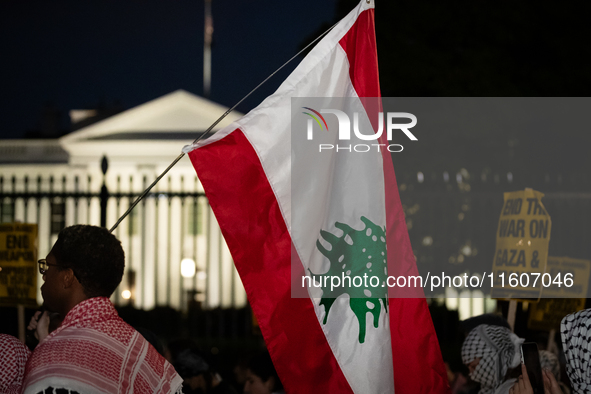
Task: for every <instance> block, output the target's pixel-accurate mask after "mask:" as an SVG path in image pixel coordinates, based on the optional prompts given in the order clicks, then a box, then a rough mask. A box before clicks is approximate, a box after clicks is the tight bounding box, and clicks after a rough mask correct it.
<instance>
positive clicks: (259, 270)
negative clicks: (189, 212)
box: [189, 129, 352, 393]
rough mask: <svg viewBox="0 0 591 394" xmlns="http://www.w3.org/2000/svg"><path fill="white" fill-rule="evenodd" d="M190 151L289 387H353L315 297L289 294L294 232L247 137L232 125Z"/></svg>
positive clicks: (298, 389)
mask: <svg viewBox="0 0 591 394" xmlns="http://www.w3.org/2000/svg"><path fill="white" fill-rule="evenodd" d="M189 157H190V159H191V162H192V163H193V166H194V167H195V170H196V171H197V175H198V176H199V179H200V181H201V183H202V184H203V187H204V189H205V192H206V194H207V196H208V198H209V203H210V204H211V207H212V209H213V212H214V213H215V216H216V218H217V220H218V223H219V225H220V227H221V229H222V233H223V235H224V238H225V240H226V243H227V244H228V247H229V249H230V252H231V253H232V258H233V259H234V263H235V265H236V268H237V270H238V272H239V274H240V277H241V278H242V282H243V284H244V287H245V289H246V293H247V295H248V300H249V302H250V305H251V307H252V309H253V312H254V314H255V316H256V318H257V320H258V322H259V326H260V328H261V332H262V334H263V337H264V338H265V342H266V344H267V348H268V349H269V353H270V354H271V357H272V359H273V363H274V364H275V368H276V369H277V372H278V374H279V377H280V379H281V381H282V382H283V384H284V386H285V388H286V391H287V392H288V393H352V390H351V388H350V386H349V384H348V383H347V380H346V379H345V376H344V375H343V372H342V371H341V369H340V367H339V365H338V363H337V361H336V359H335V357H334V355H333V353H332V350H331V349H330V347H329V345H328V343H327V341H326V338H325V336H324V332H323V331H322V329H321V327H320V323H319V322H318V318H317V317H316V313H315V312H314V307H313V304H312V301H311V300H310V299H309V298H307V299H302V298H292V297H291V290H290V284H291V249H292V242H291V237H290V235H289V233H288V231H287V227H286V224H285V221H284V219H283V215H282V213H281V210H280V207H279V204H278V203H277V200H276V198H275V194H274V193H273V190H272V188H271V185H270V184H269V182H268V180H267V177H266V175H265V172H264V171H263V168H262V166H261V163H260V160H259V158H258V156H257V154H256V152H255V150H254V149H253V147H252V146H251V144H250V142H249V141H248V139H247V138H246V136H245V135H244V134H243V133H242V131H241V130H240V129H236V130H234V131H233V132H232V133H230V134H229V135H227V136H226V137H224V138H222V139H221V140H219V141H216V142H213V143H211V144H209V145H206V146H204V147H201V148H198V149H195V150H193V151H192V152H190V153H189ZM220 169H226V170H225V171H220ZM220 173H223V174H224V176H223V177H220ZM294 254H295V253H294ZM295 256H296V257H297V254H295ZM300 265H301V263H300Z"/></svg>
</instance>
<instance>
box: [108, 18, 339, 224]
mask: <svg viewBox="0 0 591 394" xmlns="http://www.w3.org/2000/svg"><path fill="white" fill-rule="evenodd" d="M337 23H338V22H337ZM337 23H335V24H334V25H332V26H331V27H330V28H328V30H326V31H325V32H324V33H322V34H321V35H319V36H318V37H316V38H315V39H314V40H313V41H312V42H311V43H309V44H308V45H306V46H305V47H304V48H303V49H302V50H300V51H299V52H298V53H296V54H295V55H293V56H292V57H291V58H290V59H289V60H288V61H286V62H285V63H283V64H282V65H281V67H279V68H278V69H277V70H275V71H273V73H272V74H271V75H269V76H268V77H267V78H265V79H264V80H263V81H262V82H261V83H259V84H258V85H257V86H256V87H255V88H254V89H252V90H251V91H250V92H249V93H248V94H247V95H246V96H244V97H243V98H242V99H240V101H238V102H237V103H236V104H234V106H232V108H229V109H228V110H227V111H226V112H224V113H223V114H222V116H220V117H219V118H218V120H216V121H215V122H213V123H212V125H211V126H209V127H208V128H207V130H205V132H204V133H203V134H201V135H200V136H199V137H197V138H196V139H195V141H193V144H192V145H194V144H196V143H197V142H199V141H200V140H201V139H203V137H205V136H206V135H207V134H208V133H209V132H210V131H211V130H213V128H214V127H215V126H216V125H217V124H218V123H220V122H221V121H222V120H223V119H224V118H225V117H226V116H228V114H229V113H230V112H232V111H233V110H234V109H235V108H236V107H237V106H239V105H240V104H241V103H242V102H243V101H244V100H246V99H247V98H248V97H249V96H250V95H251V94H253V93H254V92H255V91H256V90H257V89H258V88H260V87H261V86H262V85H263V84H264V83H265V82H267V81H268V80H269V79H271V78H272V77H273V76H274V75H275V74H277V73H278V72H279V71H280V70H281V69H282V68H283V67H285V66H287V65H288V64H289V63H291V61H292V60H293V59H295V58H296V57H298V56H299V55H301V54H302V53H303V52H305V51H306V49H308V48H309V47H310V46H312V45H313V44H314V43H316V41H318V40H320V39H321V38H322V37H324V36H325V35H327V34H328V33H329V32H330V31H331V30H332V29H333V28H334V27H335V26H336V25H337ZM183 156H185V152H182V153H181V154H180V155H178V156H177V158H176V159H174V160H173V162H172V163H170V165H169V166H168V167H167V168H166V169H165V170H164V171H163V172H162V173H161V174H160V175H158V177H157V178H156V179H155V180H154V182H152V184H150V186H148V187H147V188H146V190H144V191H143V192H142V194H140V195H139V197H138V198H136V199H135V201H134V202H133V203H132V204H131V206H130V207H129V208H128V209H127V211H125V213H124V214H123V215H121V217H120V218H119V219H117V222H115V224H114V225H113V227H111V229H110V230H109V232H111V233H112V232H113V230H115V229H116V228H117V226H119V224H120V223H121V222H122V221H123V219H125V218H126V217H127V215H129V213H130V212H131V211H132V210H133V208H135V206H136V205H137V204H138V203H139V202H140V201H141V200H143V199H144V197H146V195H148V193H149V192H150V190H152V188H153V187H154V186H156V184H157V183H158V182H159V181H160V179H162V178H163V177H164V175H166V174H167V173H168V171H170V169H171V168H172V167H174V166H175V165H176V163H178V162H179V161H180V160H181V159H182V158H183Z"/></svg>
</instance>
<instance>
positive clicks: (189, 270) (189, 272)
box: [181, 259, 195, 278]
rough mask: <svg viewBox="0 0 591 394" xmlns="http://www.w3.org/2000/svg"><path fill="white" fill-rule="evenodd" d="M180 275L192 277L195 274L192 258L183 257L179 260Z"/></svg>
mask: <svg viewBox="0 0 591 394" xmlns="http://www.w3.org/2000/svg"><path fill="white" fill-rule="evenodd" d="M181 275H182V276H183V278H192V277H194V276H195V261H193V259H183V260H182V261H181Z"/></svg>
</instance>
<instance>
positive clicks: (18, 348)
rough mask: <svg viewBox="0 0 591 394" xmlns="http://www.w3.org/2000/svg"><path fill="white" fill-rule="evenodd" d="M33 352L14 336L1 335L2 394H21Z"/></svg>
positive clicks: (0, 367) (0, 373) (0, 384)
mask: <svg viewBox="0 0 591 394" xmlns="http://www.w3.org/2000/svg"><path fill="white" fill-rule="evenodd" d="M30 355H31V351H30V350H29V349H28V348H27V347H26V346H25V345H23V344H22V343H21V342H20V341H19V340H18V339H17V338H15V337H13V336H12V335H7V334H0V394H18V393H20V392H21V386H22V384H23V377H24V375H25V365H26V363H27V360H28V359H29V356H30Z"/></svg>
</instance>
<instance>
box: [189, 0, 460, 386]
mask: <svg viewBox="0 0 591 394" xmlns="http://www.w3.org/2000/svg"><path fill="white" fill-rule="evenodd" d="M373 1H374V0H362V1H361V3H360V4H359V5H358V7H357V8H356V9H354V10H353V11H352V12H351V13H349V15H347V16H346V17H345V18H344V19H343V20H342V21H340V22H339V23H338V24H337V25H336V26H335V27H334V28H333V29H332V30H331V31H330V32H329V33H328V34H327V35H326V37H325V38H324V39H323V40H322V41H320V43H319V44H318V45H317V46H316V47H315V48H314V49H313V50H312V51H311V52H310V53H309V55H308V56H306V58H305V59H304V60H303V61H302V63H301V64H300V65H299V66H298V67H297V68H296V69H295V70H294V72H293V73H292V74H291V75H290V76H289V77H288V78H287V79H286V80H285V81H284V82H283V84H282V85H281V86H280V87H279V89H278V90H277V91H276V92H275V93H274V94H273V95H271V96H270V97H268V98H267V99H265V100H264V101H263V102H262V103H261V104H260V105H259V106H258V107H257V108H255V109H254V110H252V111H251V112H249V113H248V114H247V115H246V116H244V117H243V118H242V119H240V120H238V121H237V122H235V123H233V124H232V125H230V126H228V127H226V128H224V129H222V130H220V131H218V132H217V133H216V134H215V135H214V136H213V137H211V138H209V139H207V140H204V141H202V142H198V143H197V144H194V145H191V146H189V147H186V148H185V151H186V152H189V156H190V158H191V161H192V163H193V165H194V167H195V169H196V171H197V174H198V176H199V178H200V180H201V182H202V184H203V186H204V189H205V192H206V194H207V196H208V198H209V201H210V204H211V207H212V209H213V211H214V213H215V215H216V218H217V220H218V222H219V225H220V227H221V229H222V233H223V235H224V237H225V239H226V242H227V244H228V246H229V248H230V251H231V252H232V257H233V259H234V262H235V264H236V267H237V270H238V272H239V273H240V276H241V278H242V282H243V283H244V287H245V289H246V292H247V295H248V300H249V302H250V305H251V306H252V309H253V311H254V313H255V315H256V317H257V320H258V322H259V325H260V328H261V332H262V334H263V336H264V338H265V341H266V344H267V348H268V350H269V353H270V354H271V357H272V359H273V362H274V364H275V367H276V369H277V372H278V374H279V377H280V378H281V381H282V382H283V384H284V387H285V389H286V391H287V392H288V393H359V394H368V393H393V392H397V393H399V394H400V393H403V394H404V393H411V394H414V393H445V392H448V391H449V386H448V384H447V378H446V372H445V368H444V365H443V361H442V359H441V354H440V350H439V345H438V342H437V338H436V335H435V332H434V329H433V324H432V321H431V317H430V314H429V310H428V308H427V304H426V301H425V299H424V297H423V293H422V290H420V289H419V291H418V292H416V291H415V292H412V293H411V294H410V296H412V297H413V298H404V297H408V296H409V294H405V295H401V294H394V293H393V289H390V288H388V287H385V286H384V282H382V283H380V285H382V286H378V287H377V289H376V288H374V287H368V286H367V285H365V286H363V287H359V288H355V289H351V287H350V286H349V288H347V289H344V290H341V291H340V292H334V291H332V290H333V289H330V290H329V288H327V287H326V286H324V287H322V289H320V288H318V287H316V285H317V281H318V280H320V281H322V278H323V277H324V276H326V274H332V273H338V274H339V275H341V274H342V275H344V273H347V275H350V274H355V273H359V274H361V273H364V272H365V273H367V272H370V273H372V274H374V275H377V277H378V278H382V279H383V278H385V276H387V275H393V274H394V275H397V276H398V275H418V273H417V269H416V264H415V260H414V256H413V253H412V249H411V246H410V242H409V239H408V233H407V230H406V224H405V220H404V214H403V211H402V206H401V203H400V198H399V195H398V190H397V186H396V179H395V175H394V170H393V167H392V160H391V157H390V153H389V152H388V150H386V149H382V150H381V151H380V150H375V151H371V152H365V153H362V154H360V153H356V152H352V151H344V152H337V151H336V150H332V151H328V152H326V151H325V152H322V151H320V152H319V151H318V150H316V149H310V144H309V140H310V139H316V141H322V142H326V143H327V144H330V143H332V144H333V145H334V144H338V142H339V140H338V137H339V133H337V132H335V131H334V130H321V129H322V127H323V126H325V127H326V128H327V129H328V127H329V126H328V124H327V123H326V119H328V116H324V117H323V116H322V115H324V113H326V112H323V111H322V110H321V109H320V108H314V107H311V106H308V107H304V109H302V106H303V105H300V102H301V103H303V102H304V101H298V100H296V99H295V98H326V100H325V101H322V100H321V102H324V103H332V101H331V100H330V99H331V98H335V97H339V98H345V99H346V101H345V104H343V106H342V107H341V108H340V110H343V111H344V110H345V109H347V110H354V111H356V112H357V114H358V118H357V119H356V120H357V122H358V123H357V125H365V126H366V128H365V130H367V129H368V127H369V129H371V130H373V132H375V133H377V134H380V133H381V134H382V135H381V136H380V137H379V140H378V141H379V143H380V144H382V143H383V144H386V145H387V142H388V141H387V140H386V135H385V134H386V133H382V131H383V123H382V125H381V126H382V127H381V128H380V127H379V125H378V116H377V112H378V111H377V110H378V109H379V104H376V105H371V103H372V101H371V100H369V101H367V100H364V99H363V98H365V97H370V98H371V97H373V98H377V97H379V96H380V89H379V78H378V67H377V51H376V43H375V31H374V4H373ZM292 98H294V103H295V104H294V105H293V106H294V108H296V107H297V109H298V111H299V113H300V114H301V112H304V113H305V114H302V115H301V116H303V117H305V116H310V117H311V118H313V119H315V120H317V121H318V126H314V127H318V128H317V129H315V130H313V129H310V130H311V132H309V134H308V139H306V131H305V130H300V129H296V128H295V127H294V125H293V124H292V122H291V116H292ZM327 105H328V104H327ZM340 110H339V111H340ZM339 111H336V110H335V111H333V112H332V113H333V114H335V115H337V117H338V114H337V113H338V112H339ZM329 113H331V112H329ZM330 116H332V115H330ZM320 118H322V119H320ZM325 118H326V119H325ZM314 124H315V123H314ZM378 129H380V130H381V131H377V132H376V130H378ZM365 134H366V137H367V134H368V133H367V131H366V132H365ZM373 137H375V136H371V137H368V138H373ZM355 139H357V140H358V141H359V140H360V137H359V136H358V135H357V134H355V135H354V136H352V137H351V140H350V141H348V142H349V143H351V144H354V143H355V142H356V141H355ZM362 139H364V138H362ZM378 274H379V275H378ZM306 275H309V276H311V277H313V281H314V284H311V285H310V282H308V283H309V284H308V286H307V287H306V288H304V289H301V288H300V289H299V290H298V289H294V288H293V287H294V286H297V285H298V284H301V283H302V282H301V278H302V276H306ZM298 281H299V282H298ZM325 284H326V282H325ZM372 286H373V285H372ZM302 290H303V291H302ZM368 312H369V315H368Z"/></svg>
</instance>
